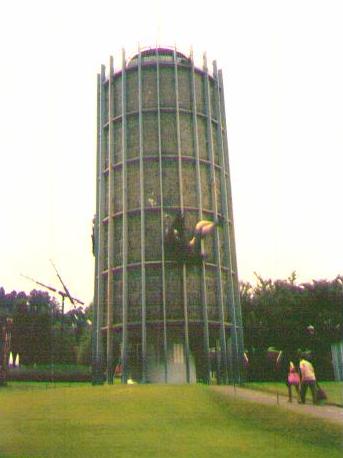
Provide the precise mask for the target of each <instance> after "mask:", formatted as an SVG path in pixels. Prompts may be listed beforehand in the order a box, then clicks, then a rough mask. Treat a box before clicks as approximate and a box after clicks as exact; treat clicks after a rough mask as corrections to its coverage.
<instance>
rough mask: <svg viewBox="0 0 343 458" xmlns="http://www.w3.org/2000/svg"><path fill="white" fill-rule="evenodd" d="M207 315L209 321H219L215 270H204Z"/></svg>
mask: <svg viewBox="0 0 343 458" xmlns="http://www.w3.org/2000/svg"><path fill="white" fill-rule="evenodd" d="M206 290H207V314H208V319H209V320H219V313H218V304H217V281H216V275H215V270H213V269H209V268H208V269H206Z"/></svg>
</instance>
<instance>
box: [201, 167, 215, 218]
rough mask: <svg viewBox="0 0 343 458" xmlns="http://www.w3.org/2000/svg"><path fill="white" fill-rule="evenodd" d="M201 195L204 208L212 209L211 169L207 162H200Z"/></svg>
mask: <svg viewBox="0 0 343 458" xmlns="http://www.w3.org/2000/svg"><path fill="white" fill-rule="evenodd" d="M200 177H201V195H202V205H203V208H204V209H208V210H212V207H213V206H212V190H211V169H210V166H209V165H207V164H200Z"/></svg>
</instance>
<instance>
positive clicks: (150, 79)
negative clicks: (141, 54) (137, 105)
mask: <svg viewBox="0 0 343 458" xmlns="http://www.w3.org/2000/svg"><path fill="white" fill-rule="evenodd" d="M156 78H157V71H156V67H146V68H143V69H142V99H143V108H154V107H156V106H157V79H156Z"/></svg>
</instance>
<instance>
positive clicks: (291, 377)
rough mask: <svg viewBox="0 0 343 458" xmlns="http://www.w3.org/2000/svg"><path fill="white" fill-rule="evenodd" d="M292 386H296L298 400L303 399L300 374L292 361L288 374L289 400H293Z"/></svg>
mask: <svg viewBox="0 0 343 458" xmlns="http://www.w3.org/2000/svg"><path fill="white" fill-rule="evenodd" d="M292 386H294V389H295V391H296V394H297V399H298V402H300V401H301V398H300V390H299V386H300V375H299V373H298V371H297V369H296V367H295V365H294V363H293V362H292V361H290V362H289V370H288V376H287V387H288V402H292Z"/></svg>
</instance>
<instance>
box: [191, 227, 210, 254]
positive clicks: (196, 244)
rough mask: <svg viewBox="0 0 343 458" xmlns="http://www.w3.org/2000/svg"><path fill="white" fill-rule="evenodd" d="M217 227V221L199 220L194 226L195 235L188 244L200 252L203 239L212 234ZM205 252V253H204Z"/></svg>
mask: <svg viewBox="0 0 343 458" xmlns="http://www.w3.org/2000/svg"><path fill="white" fill-rule="evenodd" d="M215 227H216V223H215V222H213V221H207V220H204V219H203V220H201V221H198V222H197V223H196V225H195V228H194V236H193V238H192V239H191V240H190V241H189V242H188V246H189V247H190V248H191V249H193V250H195V251H198V252H199V253H200V246H201V239H202V238H204V237H205V236H206V235H208V234H211V233H212V232H213V231H214V228H215ZM203 254H204V253H203Z"/></svg>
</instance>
